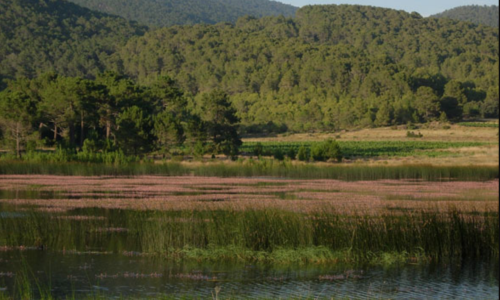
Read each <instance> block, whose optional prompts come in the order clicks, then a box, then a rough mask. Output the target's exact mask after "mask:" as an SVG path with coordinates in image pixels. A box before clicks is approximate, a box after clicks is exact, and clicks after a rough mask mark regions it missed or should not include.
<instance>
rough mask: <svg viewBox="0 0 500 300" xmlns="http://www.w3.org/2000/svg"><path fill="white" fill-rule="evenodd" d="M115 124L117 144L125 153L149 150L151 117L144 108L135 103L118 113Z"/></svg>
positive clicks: (150, 145) (150, 143)
mask: <svg viewBox="0 0 500 300" xmlns="http://www.w3.org/2000/svg"><path fill="white" fill-rule="evenodd" d="M116 125H117V127H118V130H117V131H116V141H117V144H118V146H119V147H120V149H122V150H123V151H124V152H125V153H126V154H133V155H137V154H139V153H145V152H148V151H150V150H151V147H152V144H153V136H152V135H151V134H150V132H151V125H152V124H151V118H150V117H149V116H148V115H147V114H146V113H145V112H144V110H142V109H141V108H139V107H137V106H135V105H134V106H132V107H129V108H127V109H125V110H124V111H123V112H122V113H120V114H119V115H118V117H117V119H116Z"/></svg>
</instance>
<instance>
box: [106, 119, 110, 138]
mask: <svg viewBox="0 0 500 300" xmlns="http://www.w3.org/2000/svg"><path fill="white" fill-rule="evenodd" d="M110 134H111V120H109V119H108V120H106V139H107V140H109V135H110Z"/></svg>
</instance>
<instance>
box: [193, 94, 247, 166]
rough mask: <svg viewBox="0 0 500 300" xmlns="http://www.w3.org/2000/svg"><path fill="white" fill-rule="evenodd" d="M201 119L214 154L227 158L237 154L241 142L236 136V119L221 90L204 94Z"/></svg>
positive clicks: (226, 96)
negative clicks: (222, 154)
mask: <svg viewBox="0 0 500 300" xmlns="http://www.w3.org/2000/svg"><path fill="white" fill-rule="evenodd" d="M201 101H202V107H201V108H202V111H203V113H202V115H201V118H202V120H203V121H204V122H205V124H206V127H207V129H208V130H207V133H208V134H207V135H208V137H209V139H210V141H211V142H212V146H213V150H214V152H215V153H224V154H225V155H228V156H235V155H237V154H238V147H239V146H240V145H241V140H240V138H239V136H238V132H237V129H238V126H237V123H238V122H239V119H238V117H237V116H236V110H235V109H234V108H233V106H232V105H231V102H230V101H229V96H228V95H227V94H226V93H225V92H224V91H222V90H214V91H212V92H210V93H208V94H204V95H203V97H202V99H201Z"/></svg>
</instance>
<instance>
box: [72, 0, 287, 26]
mask: <svg viewBox="0 0 500 300" xmlns="http://www.w3.org/2000/svg"><path fill="white" fill-rule="evenodd" d="M70 1H71V2H74V3H76V4H78V5H81V6H84V7H87V8H90V9H93V10H97V11H101V12H105V13H110V14H114V15H118V16H122V17H124V18H125V19H128V20H134V21H137V22H139V23H141V24H146V25H149V26H156V27H165V26H172V25H193V24H198V23H207V24H215V23H219V22H236V20H237V19H238V18H239V17H243V16H245V15H249V16H253V17H264V16H277V15H283V16H287V17H293V16H294V15H295V11H296V10H297V8H296V7H294V6H291V5H287V4H283V3H280V2H275V1H269V0H204V1H203V0H159V1H158V0H142V1H136V0H107V1H98V0H70Z"/></svg>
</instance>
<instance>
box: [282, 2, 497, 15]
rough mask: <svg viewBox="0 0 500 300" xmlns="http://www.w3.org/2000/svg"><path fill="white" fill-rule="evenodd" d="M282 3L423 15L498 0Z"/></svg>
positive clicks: (494, 3) (489, 3) (488, 3)
mask: <svg viewBox="0 0 500 300" xmlns="http://www.w3.org/2000/svg"><path fill="white" fill-rule="evenodd" d="M277 1H278V2H281V3H286V4H291V5H293V6H297V7H301V6H304V5H312V4H359V5H370V6H378V7H386V8H393V9H398V10H405V11H407V12H412V11H416V12H418V13H419V14H421V15H422V16H423V17H428V16H430V15H433V14H437V13H440V12H443V11H445V10H447V9H450V8H454V7H457V6H462V5H498V2H499V1H498V0H419V1H416V0H277Z"/></svg>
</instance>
